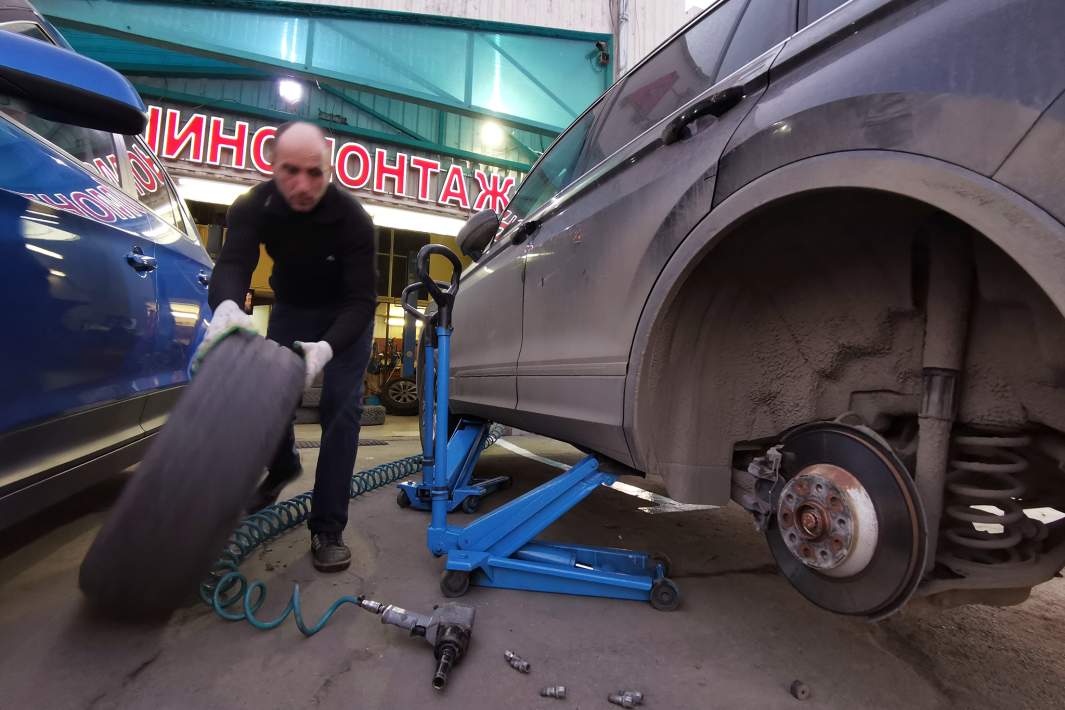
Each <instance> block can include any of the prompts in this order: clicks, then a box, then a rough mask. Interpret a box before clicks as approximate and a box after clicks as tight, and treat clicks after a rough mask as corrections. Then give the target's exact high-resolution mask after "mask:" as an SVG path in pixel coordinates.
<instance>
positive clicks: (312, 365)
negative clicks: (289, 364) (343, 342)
mask: <svg viewBox="0 0 1065 710" xmlns="http://www.w3.org/2000/svg"><path fill="white" fill-rule="evenodd" d="M292 347H293V349H294V350H295V351H296V352H298V353H300V354H302V355H303V364H304V366H305V367H306V368H307V371H306V374H305V376H304V380H303V389H308V388H310V386H311V383H313V382H314V378H315V377H317V376H318V373H319V372H321V371H322V369H323V368H324V367H325V366H326V364H327V363H328V362H329V361H330V360H332V359H333V348H332V347H331V346H330V345H329V343H327V342H325V341H324V340H319V341H317V342H314V343H302V342H300V341H296V342H295V343H293V344H292Z"/></svg>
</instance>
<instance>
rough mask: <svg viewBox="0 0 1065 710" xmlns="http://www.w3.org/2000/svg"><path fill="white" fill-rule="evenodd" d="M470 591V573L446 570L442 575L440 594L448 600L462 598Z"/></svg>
mask: <svg viewBox="0 0 1065 710" xmlns="http://www.w3.org/2000/svg"><path fill="white" fill-rule="evenodd" d="M469 589H470V573H469V572H462V571H461V570H456V569H446V570H444V571H443V572H442V573H441V574H440V592H441V593H442V594H443V595H444V596H445V597H447V598H448V599H454V598H455V597H461V596H462V595H463V594H465V593H466V592H468V591H469Z"/></svg>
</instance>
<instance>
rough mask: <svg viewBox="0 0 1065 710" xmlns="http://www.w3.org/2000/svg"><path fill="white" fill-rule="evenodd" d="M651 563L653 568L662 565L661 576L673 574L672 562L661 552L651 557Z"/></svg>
mask: <svg viewBox="0 0 1065 710" xmlns="http://www.w3.org/2000/svg"><path fill="white" fill-rule="evenodd" d="M651 563H652V565H654V566H657V565H662V576H664V577H668V576H669V575H670V574H672V572H673V562H672V561H670V559H669V558H668V557H666V556H665V555H664V554H663V553H661V552H655V553H653V554H652V555H651Z"/></svg>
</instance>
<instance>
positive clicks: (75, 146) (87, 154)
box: [0, 96, 121, 187]
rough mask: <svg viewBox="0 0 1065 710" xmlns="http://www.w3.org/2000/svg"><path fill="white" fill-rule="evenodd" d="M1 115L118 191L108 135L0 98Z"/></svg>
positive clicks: (112, 144)
mask: <svg viewBox="0 0 1065 710" xmlns="http://www.w3.org/2000/svg"><path fill="white" fill-rule="evenodd" d="M0 113H2V114H3V115H5V116H7V117H8V118H9V119H11V120H12V121H14V122H15V123H19V124H21V125H22V126H25V127H26V128H28V129H30V130H31V131H33V132H34V133H36V134H37V135H38V136H40V137H41V138H43V139H44V140H46V141H48V142H49V143H51V144H52V145H55V146H57V147H59V148H61V149H62V150H64V151H66V152H67V153H69V154H70V155H71V156H72V157H74V158H76V159H78V160H79V161H81V162H82V163H84V164H85V165H86V166H88V167H89V168H90V169H91V170H92V171H93V172H95V173H96V174H97V175H99V176H100V177H101V178H103V179H104V180H107V181H108V182H110V183H111V184H112V185H115V186H116V187H121V180H120V179H119V168H118V159H117V155H116V152H117V151H116V148H115V139H114V136H112V135H111V134H110V133H105V132H103V131H97V130H94V129H92V128H85V127H83V126H74V125H71V124H69V123H61V122H59V121H53V120H51V119H49V118H45V117H44V116H42V115H41V114H40V113H39V112H38V111H37V110H36V109H34V108H33V107H31V106H29V105H27V104H25V103H23V102H21V101H19V100H18V99H14V98H11V97H9V96H0Z"/></svg>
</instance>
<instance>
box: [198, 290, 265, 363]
mask: <svg viewBox="0 0 1065 710" xmlns="http://www.w3.org/2000/svg"><path fill="white" fill-rule="evenodd" d="M238 330H243V331H245V332H248V333H251V334H253V335H258V333H259V332H258V331H257V330H256V329H255V323H254V322H253V321H252V319H251V316H249V315H248V314H247V313H245V312H244V311H243V310H241V308H240V306H238V305H237V304H236V303H234V302H233V301H222V302H221V303H219V304H218V308H216V309H214V315H212V316H211V320H210V321H208V323H207V332H206V333H205V334H204V336H203V340H202V341H201V342H200V346H199V347H198V348H196V354H195V355H193V356H192V368H191V369H192V371H193V372H196V370H197V369H199V367H200V365H201V364H202V363H203V359H204V358H205V357H207V353H209V352H210V351H211V349H212V348H214V346H215V345H218V343H220V342H221V341H222V340H223V339H224V338H225V337H226V336H227V335H230V334H231V333H235V332H237V331H238Z"/></svg>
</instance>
